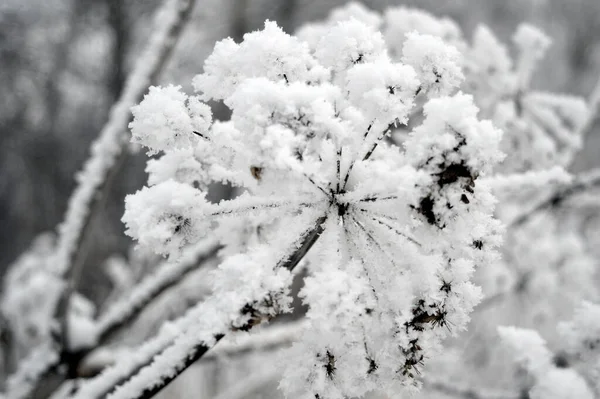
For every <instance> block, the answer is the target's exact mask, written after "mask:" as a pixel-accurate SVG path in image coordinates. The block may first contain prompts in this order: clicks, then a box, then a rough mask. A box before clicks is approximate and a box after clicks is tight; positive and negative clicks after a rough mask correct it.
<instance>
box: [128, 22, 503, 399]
mask: <svg viewBox="0 0 600 399" xmlns="http://www.w3.org/2000/svg"><path fill="white" fill-rule="evenodd" d="M320 36H321V37H320V39H319V40H318V41H314V43H312V44H309V42H306V41H303V40H301V39H299V38H297V37H295V36H290V35H288V34H286V33H284V32H283V31H282V30H281V29H280V28H279V27H278V26H277V25H276V24H275V23H274V22H269V21H267V22H266V23H265V26H264V29H263V30H261V31H257V32H253V33H249V34H246V35H245V36H244V40H243V42H241V43H235V42H234V41H233V40H231V39H225V40H222V41H220V42H218V43H217V44H216V46H215V48H214V51H213V53H212V54H211V55H210V56H209V57H208V59H207V60H206V62H205V67H204V73H202V74H200V75H198V76H196V77H195V78H194V80H193V86H194V88H195V90H196V92H197V94H194V95H188V94H185V93H183V92H182V90H181V88H180V87H177V86H166V87H155V88H152V89H151V91H150V93H149V94H148V95H147V96H146V97H145V98H144V100H143V101H142V102H141V103H140V104H139V105H138V106H136V107H134V108H133V114H134V120H133V122H132V123H131V125H130V127H131V131H132V135H133V141H134V142H136V143H140V144H142V145H144V146H146V147H147V148H148V152H149V154H156V153H160V156H159V157H158V158H155V159H152V160H151V161H149V164H148V172H149V179H148V187H145V188H143V189H142V190H140V191H138V192H137V193H136V194H133V195H130V196H128V197H127V199H126V211H125V215H124V216H123V221H124V223H125V225H126V227H127V230H126V232H127V234H129V235H130V236H131V237H133V238H134V239H136V240H137V241H138V242H139V244H140V245H142V246H147V247H150V248H152V249H153V250H154V251H155V252H157V253H159V254H162V255H164V256H168V257H169V258H170V259H177V258H178V257H179V256H181V253H182V251H183V250H184V249H185V248H186V247H188V246H192V245H194V244H195V243H196V242H198V241H199V240H201V239H202V238H203V237H206V236H209V237H211V238H214V239H216V240H218V241H219V242H220V243H221V244H222V245H223V246H224V249H223V253H224V259H223V261H222V263H221V265H220V266H219V267H218V270H217V271H216V272H215V273H214V276H213V278H214V282H213V287H214V292H213V296H212V298H211V299H209V300H208V301H207V303H206V306H205V309H204V312H205V314H203V316H202V317H203V319H205V320H207V322H203V323H200V324H199V326H200V327H201V328H199V329H198V330H194V329H190V330H189V331H186V333H185V334H186V335H188V339H189V337H190V336H191V337H197V338H198V339H200V340H201V341H202V342H203V343H204V345H206V346H208V347H210V346H212V345H213V344H214V342H215V341H216V340H218V339H220V337H221V336H222V335H223V334H225V333H226V332H227V331H240V330H242V331H247V330H249V329H250V328H252V327H253V326H254V325H256V324H258V323H260V322H261V321H263V320H268V319H270V318H272V317H274V316H275V315H277V314H278V313H281V312H286V311H289V310H290V302H291V298H290V295H289V285H290V282H291V279H292V275H293V273H292V271H293V269H294V266H296V264H298V263H299V262H302V264H303V265H304V266H305V268H306V269H307V271H308V277H307V278H306V281H305V286H304V288H303V290H302V292H301V297H302V298H303V300H304V302H305V304H307V305H308V307H309V311H308V314H307V319H308V321H309V324H308V326H307V328H306V329H305V331H304V332H303V334H302V336H301V338H300V339H299V341H298V342H296V343H295V344H294V345H293V347H292V348H291V349H290V350H289V352H288V354H287V355H286V362H287V364H288V365H289V367H288V368H287V371H286V373H285V374H284V377H283V380H282V382H281V387H282V388H283V390H284V392H285V393H286V394H287V395H289V396H290V397H307V398H308V397H310V398H314V397H318V398H343V397H356V396H363V395H364V394H366V393H367V392H369V391H375V390H378V391H383V392H387V393H388V394H393V393H394V392H398V390H399V389H402V388H406V387H409V389H412V388H413V387H415V386H418V385H419V381H418V379H417V378H416V377H417V375H418V373H419V372H420V370H421V367H422V365H423V364H424V363H425V362H426V361H427V360H429V359H431V358H434V357H435V356H436V354H438V353H439V351H440V349H441V345H442V340H443V339H444V338H445V337H446V336H448V335H450V334H456V333H457V332H459V331H461V330H463V329H464V328H465V327H466V323H467V322H468V320H469V313H470V312H471V310H472V309H473V307H474V306H475V305H476V304H477V302H478V301H479V300H480V297H481V292H480V289H479V288H478V287H477V286H475V285H474V284H473V283H472V282H471V278H472V276H473V273H474V271H475V267H476V266H479V265H488V264H492V263H493V262H495V261H496V260H497V257H498V253H497V251H496V247H497V246H498V245H499V243H500V233H501V225H500V223H499V222H498V221H497V220H496V219H495V218H494V216H493V211H494V204H495V198H494V196H493V195H492V192H491V190H492V187H491V185H490V184H489V183H486V181H485V178H486V176H489V175H490V174H491V173H492V171H493V168H494V166H495V165H496V164H497V163H498V162H500V161H501V160H502V159H503V155H502V153H501V152H500V150H499V146H500V142H501V138H502V134H501V131H500V130H498V129H496V128H495V127H493V125H492V123H491V122H490V121H481V120H479V119H478V117H477V113H478V109H477V107H476V106H475V105H474V104H473V98H472V96H470V95H466V94H463V93H462V92H460V90H459V87H460V85H461V83H462V82H463V80H464V76H463V73H462V65H463V63H464V60H463V59H462V56H461V54H460V52H459V51H458V50H457V48H456V47H453V46H451V45H450V44H448V43H445V42H444V41H443V40H442V39H441V38H439V37H436V36H434V35H430V34H420V33H416V32H415V33H410V34H408V35H406V38H405V40H404V42H403V44H402V47H401V49H397V50H396V52H395V53H394V54H393V55H392V54H390V52H388V50H387V48H388V45H387V44H386V39H385V37H384V35H383V34H382V33H380V32H379V31H378V30H377V29H375V27H374V26H373V24H369V23H365V22H363V21H361V20H359V19H356V18H351V19H348V20H345V21H342V22H339V23H336V24H332V26H331V27H328V28H327V29H325V30H324V31H323V32H322V34H321V35H320ZM209 100H216V101H223V103H224V104H225V105H226V106H227V107H229V108H230V110H231V119H230V120H228V121H224V122H220V121H213V120H212V117H211V112H210V108H209V107H208V106H207V105H206V103H205V102H206V101H209ZM419 104H422V105H419ZM417 106H422V114H423V117H422V120H421V121H420V123H418V124H417V125H416V126H414V128H412V130H411V132H410V133H409V135H408V137H407V139H406V140H405V141H404V142H403V143H402V144H401V145H398V144H395V143H394V142H393V141H392V140H391V139H390V132H391V130H392V129H394V128H395V127H397V126H407V125H408V124H409V122H410V118H411V115H412V114H413V112H414V110H415V109H416V107H417ZM213 182H221V183H227V184H231V185H232V186H234V187H237V188H238V193H239V195H238V196H237V197H235V198H233V199H230V200H222V201H221V202H219V203H211V202H209V201H208V200H207V199H206V193H207V187H208V186H209V185H210V184H211V183H213ZM313 244H314V246H313ZM311 247H312V249H311ZM309 250H310V251H309ZM208 321H210V322H208ZM180 339H181V340H183V339H184V338H181V337H180ZM151 367H152V365H151V366H150V368H151Z"/></svg>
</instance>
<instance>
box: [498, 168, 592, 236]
mask: <svg viewBox="0 0 600 399" xmlns="http://www.w3.org/2000/svg"><path fill="white" fill-rule="evenodd" d="M599 186H600V169H592V170H590V171H587V172H583V173H581V174H580V175H579V176H577V177H576V178H575V179H574V181H573V182H572V183H571V184H569V185H567V186H566V187H564V188H561V189H559V190H557V191H556V192H555V193H553V194H552V195H550V196H549V197H547V198H546V199H544V200H542V201H540V202H539V203H537V204H536V205H535V206H533V207H532V208H531V209H530V210H529V211H527V212H525V213H523V214H522V215H520V216H518V217H516V218H515V219H514V220H513V221H511V222H510V223H509V226H510V227H515V226H521V225H523V224H525V223H527V221H529V220H530V219H531V218H532V217H533V216H534V215H537V214H538V213H539V212H542V211H545V210H548V209H551V208H554V207H558V206H560V205H561V204H562V203H563V202H565V201H567V200H568V199H570V198H571V197H573V196H575V195H578V194H581V193H584V192H586V191H587V190H591V189H594V188H596V187H599Z"/></svg>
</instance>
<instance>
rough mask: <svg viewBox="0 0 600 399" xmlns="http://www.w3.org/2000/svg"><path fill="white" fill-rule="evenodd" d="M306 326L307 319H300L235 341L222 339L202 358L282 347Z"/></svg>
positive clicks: (215, 357)
mask: <svg viewBox="0 0 600 399" xmlns="http://www.w3.org/2000/svg"><path fill="white" fill-rule="evenodd" d="M304 328H306V321H305V320H298V321H294V322H289V323H285V324H281V325H278V324H276V325H274V326H272V327H265V328H264V329H262V330H260V331H256V332H255V333H253V334H250V335H247V336H241V337H234V339H233V341H230V340H221V341H220V342H219V343H218V344H217V345H216V346H215V348H214V350H212V351H210V352H208V353H207V354H206V356H204V357H203V359H202V360H204V361H210V360H216V359H219V358H221V357H225V358H230V357H235V356H240V355H243V354H246V353H256V352H259V353H262V352H268V351H273V350H276V349H281V348H283V347H285V346H288V345H291V344H292V342H294V340H295V339H297V338H298V337H299V336H300V334H301V333H302V330H303V329H304Z"/></svg>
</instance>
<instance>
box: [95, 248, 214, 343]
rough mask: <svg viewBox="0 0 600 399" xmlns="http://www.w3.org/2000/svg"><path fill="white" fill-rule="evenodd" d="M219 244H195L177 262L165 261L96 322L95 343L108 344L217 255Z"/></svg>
mask: <svg viewBox="0 0 600 399" xmlns="http://www.w3.org/2000/svg"><path fill="white" fill-rule="evenodd" d="M217 250H218V245H217V244H216V242H214V241H213V240H210V239H207V240H205V241H203V242H201V243H200V244H199V245H196V246H195V247H194V248H192V249H191V250H190V251H188V253H186V254H185V255H184V256H183V257H182V259H180V260H179V261H178V262H175V263H171V262H164V264H162V265H160V266H158V271H157V272H156V273H154V274H151V275H149V276H147V277H146V278H144V279H143V280H142V281H141V282H140V283H139V284H137V285H136V286H134V287H133V289H132V291H131V292H129V293H128V294H127V297H126V298H124V299H121V300H119V301H117V302H115V303H114V304H113V305H112V306H111V307H109V308H108V309H107V310H106V312H104V313H103V314H102V315H101V316H100V317H99V318H98V321H97V323H96V328H97V332H96V337H97V338H96V341H97V342H98V343H105V342H106V341H107V340H108V339H109V338H110V336H111V335H112V334H113V333H114V332H116V331H118V330H120V329H122V328H123V327H124V326H125V325H127V324H128V323H129V322H130V321H131V320H133V319H134V318H135V317H137V316H138V315H139V314H140V312H141V311H142V310H143V309H145V308H146V307H147V306H148V304H149V303H150V302H152V301H153V300H154V299H155V298H156V297H158V296H160V295H161V294H162V293H164V292H166V291H167V290H168V289H170V288H172V287H174V286H175V285H177V284H179V283H180V282H181V281H183V280H184V279H185V278H186V276H188V275H189V274H190V273H191V272H192V271H194V270H197V269H198V268H199V267H200V266H201V265H203V264H204V263H206V262H207V261H208V260H210V259H211V258H214V257H215V256H216V252H217Z"/></svg>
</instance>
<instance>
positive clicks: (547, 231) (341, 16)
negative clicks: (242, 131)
mask: <svg viewBox="0 0 600 399" xmlns="http://www.w3.org/2000/svg"><path fill="white" fill-rule="evenodd" d="M349 19H356V20H360V21H363V23H365V24H368V25H370V26H372V27H373V28H374V29H381V31H382V32H383V34H384V36H385V39H386V42H387V45H388V50H389V53H390V54H391V56H392V58H393V59H396V60H400V59H402V57H403V54H402V49H403V42H404V38H405V37H406V35H412V34H414V32H418V33H420V34H430V35H433V36H435V37H438V38H440V39H442V40H443V41H444V43H446V44H448V45H452V46H455V47H456V48H457V49H459V51H460V53H461V54H462V55H463V58H462V64H461V65H462V67H463V73H464V75H465V79H464V81H463V82H462V84H461V86H460V87H461V89H462V90H463V91H465V92H467V93H469V94H472V95H473V97H474V102H475V104H476V105H477V107H478V108H479V109H480V115H481V116H482V117H485V118H489V119H491V120H492V121H493V123H494V125H495V126H496V127H498V128H500V129H501V130H503V133H504V134H503V138H502V142H501V150H502V151H503V152H504V153H505V154H506V155H507V156H506V158H505V159H504V160H503V161H502V162H501V163H499V164H498V165H497V166H496V167H495V168H494V171H493V173H492V174H491V175H488V177H487V178H485V181H486V182H489V183H490V184H491V186H492V187H493V193H494V194H495V195H496V197H497V198H498V206H497V207H496V211H495V213H496V215H497V216H498V217H499V219H501V220H502V221H504V222H506V224H507V225H508V226H507V227H508V228H507V230H506V232H505V245H504V246H503V247H502V248H501V253H502V257H501V259H498V261H497V262H495V263H494V264H493V265H485V266H487V267H482V268H479V269H478V271H477V273H476V275H475V277H474V281H475V282H476V283H478V284H479V285H481V286H482V287H483V291H484V300H483V304H482V307H481V309H478V311H477V314H476V315H475V320H474V322H473V326H472V327H473V332H469V333H467V334H465V336H464V337H463V338H462V339H463V340H468V342H470V345H469V350H468V351H465V352H468V353H465V354H463V357H462V358H461V362H465V363H466V360H467V359H471V360H472V362H473V365H469V366H466V365H463V366H462V367H460V368H459V369H461V370H462V371H461V373H460V374H461V375H462V378H465V376H470V377H466V379H467V380H470V382H469V383H467V384H470V385H468V386H473V385H477V384H478V383H479V384H481V382H480V381H482V380H485V379H486V378H488V377H490V376H493V377H492V378H491V380H496V381H497V380H498V379H499V378H498V376H499V375H502V374H504V373H506V371H508V372H509V373H513V375H514V371H513V369H512V368H510V369H509V370H506V366H507V365H506V362H505V361H503V360H493V359H501V358H502V354H503V352H504V350H503V348H501V347H497V346H496V345H490V343H495V342H497V333H496V329H495V325H497V324H513V323H514V324H519V325H525V326H528V327H534V326H535V328H536V329H537V330H538V331H539V333H538V332H535V331H532V330H527V329H510V328H507V329H504V330H502V331H501V336H502V338H503V339H505V340H506V341H508V342H509V343H510V344H511V345H512V346H513V347H514V348H515V357H516V358H517V359H518V358H519V356H529V355H527V351H525V350H524V348H525V347H528V346H530V347H531V348H532V349H531V350H532V351H535V347H536V346H537V347H539V348H540V349H539V350H537V352H536V353H537V354H535V355H531V356H532V357H534V356H535V357H537V360H536V361H537V362H539V363H540V364H542V365H543V366H540V367H537V368H536V369H535V370H533V369H532V368H531V367H530V366H527V365H524V366H523V370H525V371H526V374H527V375H528V376H529V380H527V381H526V382H524V381H523V380H521V381H520V384H522V385H524V387H525V388H524V389H525V390H526V391H528V392H529V394H530V395H531V397H535V398H542V397H543V398H550V397H552V398H571V397H572V398H580V397H581V398H587V397H593V394H592V391H591V390H590V387H592V388H593V390H595V392H596V393H598V392H600V391H598V386H597V384H595V383H594V381H597V379H598V374H597V370H598V366H597V364H595V363H597V359H598V354H597V353H594V350H595V345H596V344H597V343H596V344H594V343H593V342H594V340H597V338H592V337H594V333H596V332H591V333H590V337H589V338H588V342H592V343H591V344H588V346H585V345H583V347H585V350H582V349H579V350H578V351H573V350H572V347H571V346H570V345H572V344H571V343H570V342H572V339H568V338H569V337H566V336H565V334H564V333H563V332H564V329H561V328H559V329H558V333H557V332H556V323H557V321H558V320H561V319H564V318H565V317H568V315H570V314H571V313H572V312H573V309H574V308H575V307H576V306H580V308H581V310H579V311H578V313H577V314H576V321H577V320H579V322H580V323H581V320H582V316H581V315H582V314H583V313H584V310H585V311H587V312H588V314H592V313H593V311H592V309H594V308H595V307H596V308H597V306H596V305H591V304H590V303H588V302H584V304H583V305H581V302H582V301H590V300H591V301H598V299H599V298H598V293H597V284H595V282H597V271H596V269H597V261H596V260H595V259H594V257H593V256H592V255H591V254H590V250H589V248H587V243H586V240H585V239H584V237H583V235H582V234H581V231H580V230H579V228H578V222H577V221H576V220H574V219H576V217H575V218H573V217H572V214H573V213H563V214H562V215H561V214H558V215H548V214H544V213H539V214H536V213H535V212H537V211H539V210H542V209H544V208H540V205H539V204H546V205H545V206H548V207H558V206H560V205H561V204H562V202H563V201H565V198H567V197H568V196H569V194H568V193H569V189H567V190H566V191H561V190H560V189H559V187H561V186H562V185H566V186H567V187H568V185H569V184H572V187H576V186H578V185H581V186H585V185H586V184H587V183H585V182H586V181H590V179H594V177H593V176H594V173H591V174H589V176H582V177H581V178H580V179H577V180H576V181H574V182H571V179H572V178H571V177H570V176H569V174H568V173H566V172H565V169H566V168H568V167H569V166H570V164H571V163H572V161H573V159H574V156H575V155H576V154H577V151H578V150H579V149H580V148H581V144H582V139H583V135H584V134H585V129H586V128H589V123H590V120H593V117H594V112H595V110H594V109H590V107H593V106H594V103H593V98H592V100H591V101H590V107H588V104H586V102H585V101H584V100H583V99H581V98H579V97H573V96H568V95H563V94H556V93H548V92H539V91H535V90H533V89H532V88H531V80H532V77H533V76H534V74H535V73H536V71H537V69H538V67H539V66H540V65H541V60H542V59H543V57H544V55H545V52H546V51H547V49H548V47H549V46H550V44H551V41H550V38H549V37H548V36H547V35H546V34H544V33H543V32H541V31H540V30H538V29H537V28H535V27H533V26H531V25H528V24H522V25H521V26H519V27H518V28H517V30H516V32H515V34H514V35H513V45H512V46H506V45H505V44H503V43H502V42H500V41H499V40H498V39H497V38H496V37H495V35H494V34H493V33H492V32H491V31H490V30H489V29H488V28H487V27H485V26H479V27H477V28H476V29H475V31H474V33H473V36H472V38H471V39H470V40H468V39H465V38H464V37H463V35H462V32H461V30H460V28H459V27H458V26H457V25H456V24H455V23H454V22H453V21H452V20H450V19H448V18H438V17H435V16H433V15H431V14H429V13H427V12H424V11H421V10H417V9H412V8H408V7H391V8H389V9H387V10H385V12H383V13H382V14H379V13H377V12H374V11H371V10H369V9H367V8H365V7H364V6H362V5H361V4H359V3H349V4H348V5H346V6H344V7H341V8H339V9H336V10H334V11H333V12H332V13H331V14H330V15H329V17H328V18H327V19H326V20H325V21H322V22H318V23H313V24H308V25H306V26H305V27H303V28H301V29H300V30H299V32H298V36H299V37H300V38H302V39H303V40H306V41H307V42H309V43H312V45H314V44H315V43H317V42H318V40H319V38H320V37H321V36H322V35H323V32H325V31H327V30H328V29H331V27H332V26H335V25H336V24H339V23H340V22H341V21H345V20H349ZM593 96H594V94H592V97H593ZM419 106H420V103H419V104H417V109H416V110H415V111H413V116H414V117H415V118H413V119H418V116H419V113H420V110H419V108H418V107H419ZM407 131H408V132H409V131H410V126H409V127H405V126H399V127H398V128H397V129H396V130H395V131H394V136H393V137H394V139H395V140H396V141H398V142H400V141H402V140H403V139H404V137H406V135H405V133H406V132H407ZM590 187H591V186H590ZM570 206H574V205H570ZM570 215H571V217H570ZM576 321H573V323H576ZM592 324H593V323H592ZM540 334H543V336H544V337H548V338H547V339H548V340H549V342H548V346H547V347H546V342H545V339H542V338H541V336H540ZM532 337H533V338H532ZM595 337H598V335H597V333H596V335H595ZM534 341H535V342H534ZM460 342H461V341H459V343H460ZM463 342H464V341H463ZM536 342H537V343H536ZM577 342H580V343H579V345H580V346H581V340H579V341H577ZM565 343H566V346H567V348H566V349H565V348H564V346H565ZM550 347H552V348H554V350H556V351H557V352H556V353H552V351H551V350H550V349H548V348H550ZM541 348H543V350H542V349H541ZM569 348H571V349H569ZM563 352H564V353H566V354H567V355H561V353H563ZM590 352H591V353H590ZM564 356H567V360H565V361H564V362H563V363H565V364H562V365H561V366H560V367H559V366H556V365H555V364H554V363H553V362H558V363H559V364H560V363H561V360H560V359H562V358H563V357H564ZM450 358H451V356H450ZM482 359H483V360H482ZM485 359H487V360H485ZM557 359H558V360H557ZM444 361H446V362H448V360H444ZM444 361H441V362H440V364H439V365H437V366H439V367H442V369H440V368H439V367H438V368H437V369H436V370H437V371H438V372H441V374H447V375H453V374H454V375H457V373H456V369H457V367H456V366H455V365H454V364H453V365H452V366H451V367H449V368H448V367H447V366H444ZM499 363H501V364H499ZM590 363H592V364H590ZM527 364H529V363H527ZM483 366H484V367H483ZM511 367H512V366H511ZM444 368H446V369H445V370H444ZM442 370H443V371H442ZM590 370H594V371H593V372H590ZM486 373H487V374H489V376H488V375H486ZM582 377H583V378H582ZM513 379H514V377H513ZM586 381H587V382H586ZM491 382H492V381H490V382H489V383H491ZM559 387H561V388H560V389H559ZM482 396H485V395H482Z"/></svg>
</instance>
